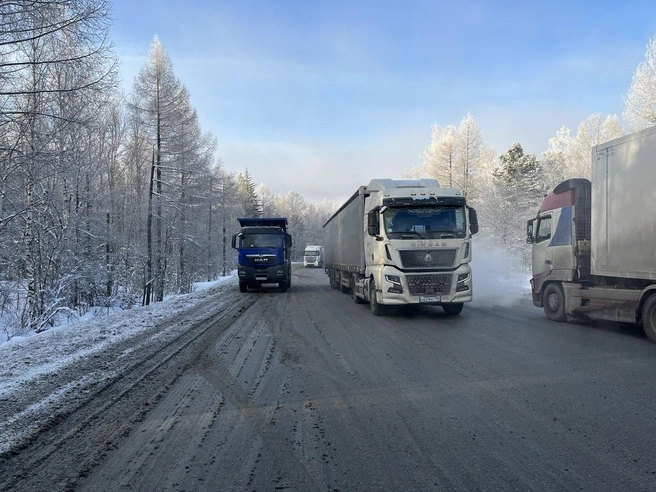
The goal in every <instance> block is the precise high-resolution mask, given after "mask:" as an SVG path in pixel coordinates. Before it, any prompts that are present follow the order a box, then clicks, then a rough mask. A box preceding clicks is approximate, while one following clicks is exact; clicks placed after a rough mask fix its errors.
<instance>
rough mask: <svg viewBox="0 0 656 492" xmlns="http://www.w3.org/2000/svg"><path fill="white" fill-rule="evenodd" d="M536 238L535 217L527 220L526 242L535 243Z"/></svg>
mask: <svg viewBox="0 0 656 492" xmlns="http://www.w3.org/2000/svg"><path fill="white" fill-rule="evenodd" d="M534 242H535V238H534V237H533V219H531V220H528V221H526V244H533V243H534Z"/></svg>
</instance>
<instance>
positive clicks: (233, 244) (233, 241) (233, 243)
mask: <svg viewBox="0 0 656 492" xmlns="http://www.w3.org/2000/svg"><path fill="white" fill-rule="evenodd" d="M232 247H233V248H235V249H237V234H233V235H232Z"/></svg>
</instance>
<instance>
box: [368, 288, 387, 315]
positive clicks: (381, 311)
mask: <svg viewBox="0 0 656 492" xmlns="http://www.w3.org/2000/svg"><path fill="white" fill-rule="evenodd" d="M369 307H370V308H371V312H372V313H373V315H374V316H384V315H385V306H382V305H380V304H378V299H376V283H375V282H374V280H373V279H371V282H370V283H369Z"/></svg>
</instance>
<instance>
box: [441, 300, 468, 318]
mask: <svg viewBox="0 0 656 492" xmlns="http://www.w3.org/2000/svg"><path fill="white" fill-rule="evenodd" d="M463 306H464V303H462V302H452V303H450V304H442V309H444V312H445V313H446V314H448V315H450V316H456V315H457V314H460V312H461V311H462V308H463Z"/></svg>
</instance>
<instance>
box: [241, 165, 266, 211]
mask: <svg viewBox="0 0 656 492" xmlns="http://www.w3.org/2000/svg"><path fill="white" fill-rule="evenodd" d="M237 189H238V190H239V195H240V201H241V205H242V207H243V209H244V216H245V217H260V216H261V215H262V211H261V209H260V203H259V200H258V198H257V192H256V191H255V183H254V182H253V177H252V176H251V173H250V172H248V168H246V170H245V171H244V173H243V174H241V173H239V174H238V175H237Z"/></svg>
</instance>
